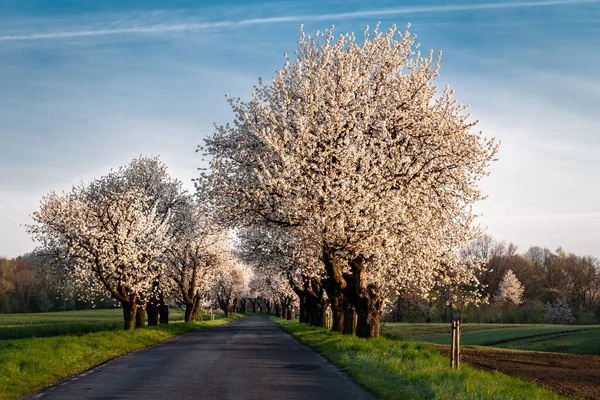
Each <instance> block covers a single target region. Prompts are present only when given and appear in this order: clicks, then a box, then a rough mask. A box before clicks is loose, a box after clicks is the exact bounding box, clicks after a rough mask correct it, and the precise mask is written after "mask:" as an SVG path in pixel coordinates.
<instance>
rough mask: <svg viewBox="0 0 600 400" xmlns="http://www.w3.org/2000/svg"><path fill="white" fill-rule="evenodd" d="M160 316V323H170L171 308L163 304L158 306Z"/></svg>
mask: <svg viewBox="0 0 600 400" xmlns="http://www.w3.org/2000/svg"><path fill="white" fill-rule="evenodd" d="M158 314H159V316H160V318H159V320H158V322H159V323H160V324H161V325H162V324H168V323H169V306H168V305H166V304H161V305H160V306H158Z"/></svg>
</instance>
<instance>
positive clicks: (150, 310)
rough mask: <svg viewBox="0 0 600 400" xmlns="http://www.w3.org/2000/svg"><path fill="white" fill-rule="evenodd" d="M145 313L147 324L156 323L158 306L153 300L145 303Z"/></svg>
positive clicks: (152, 324)
mask: <svg viewBox="0 0 600 400" xmlns="http://www.w3.org/2000/svg"><path fill="white" fill-rule="evenodd" d="M146 314H147V315H148V326H154V325H158V307H157V306H156V304H154V302H152V301H151V302H149V303H148V304H147V305H146Z"/></svg>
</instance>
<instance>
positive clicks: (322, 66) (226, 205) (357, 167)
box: [198, 26, 497, 337]
mask: <svg viewBox="0 0 600 400" xmlns="http://www.w3.org/2000/svg"><path fill="white" fill-rule="evenodd" d="M298 45H299V47H298V50H297V51H296V52H295V59H294V60H291V59H289V58H288V59H287V61H286V63H285V65H284V67H283V68H282V69H281V70H279V71H278V72H277V73H276V75H275V76H274V78H273V82H272V83H271V84H265V83H264V82H262V81H259V85H258V86H257V87H256V88H255V91H254V93H253V95H252V99H251V100H250V101H249V102H242V101H240V100H239V99H230V100H229V102H230V105H231V107H232V109H233V111H234V114H235V120H234V122H233V124H232V125H225V126H222V127H220V128H218V129H217V131H216V132H215V134H214V135H212V137H210V138H208V139H207V140H206V149H205V150H206V154H208V155H210V156H211V157H212V160H211V169H210V172H209V173H208V174H207V175H204V176H203V178H202V179H201V180H200V181H199V184H198V187H199V188H200V190H201V192H203V193H206V194H208V197H209V198H211V199H212V200H213V204H214V206H215V207H216V208H217V209H219V210H220V212H221V214H222V215H224V216H227V217H234V220H235V223H236V224H240V225H247V224H256V223H260V224H271V225H272V226H279V227H291V228H299V229H296V233H298V234H300V235H303V236H304V237H302V238H301V239H300V242H301V243H311V246H313V247H317V248H320V251H318V253H317V254H314V256H315V257H316V258H318V259H319V261H320V269H321V273H322V274H323V275H325V276H327V278H328V279H329V284H330V285H332V287H331V288H330V292H331V293H333V294H334V297H335V296H338V297H339V298H341V299H342V300H343V301H344V302H346V303H347V304H348V307H349V308H351V310H352V311H353V312H354V313H356V314H357V321H358V325H357V327H356V334H357V335H358V336H361V337H376V336H378V335H379V321H380V316H381V313H382V310H383V305H384V299H385V298H386V296H388V295H389V294H391V293H393V292H394V290H396V288H397V287H414V286H415V285H417V283H418V285H420V286H421V287H420V288H419V289H420V290H422V291H424V292H425V291H426V290H425V289H426V288H432V287H433V286H434V284H435V278H436V275H437V274H435V273H434V272H435V271H437V270H438V269H439V268H440V265H444V263H445V264H450V262H448V261H447V259H448V258H454V257H456V251H455V249H457V248H459V247H462V246H463V245H464V244H466V242H467V241H468V240H470V239H472V238H473V237H475V236H476V234H477V233H478V232H475V230H474V229H473V228H472V221H473V218H474V215H473V214H472V212H471V206H472V204H473V203H474V202H475V201H477V200H480V199H482V195H481V194H480V192H479V191H478V189H477V183H478V181H479V180H480V178H481V177H482V176H484V175H486V170H487V166H488V164H489V162H490V161H492V160H493V157H494V155H495V153H496V151H497V143H496V142H495V141H494V140H488V139H487V138H485V137H484V136H483V135H482V134H481V133H479V132H474V131H473V128H474V125H475V123H472V122H468V117H469V116H468V114H466V113H465V107H464V106H462V105H461V104H459V103H457V102H456V101H455V100H453V98H452V96H453V92H452V91H451V90H450V89H448V88H447V87H446V88H445V89H444V90H441V91H440V90H438V88H437V86H436V85H435V84H434V79H435V78H436V77H437V76H438V71H439V57H438V58H434V57H433V56H432V54H431V53H430V54H429V55H428V56H422V55H421V54H419V53H415V50H414V48H415V46H414V36H411V35H410V34H409V33H408V32H404V33H399V32H397V30H396V28H395V27H394V26H393V27H392V28H391V29H390V30H388V31H387V32H379V31H378V30H377V29H375V30H374V31H373V32H369V30H368V29H367V31H366V32H365V38H364V41H363V42H362V43H358V42H357V41H356V39H355V37H354V35H353V34H347V35H342V36H340V37H339V38H338V39H337V40H335V38H334V36H333V32H332V30H327V31H325V32H324V33H317V35H316V36H315V37H314V38H313V37H310V36H307V35H305V34H304V33H302V35H301V37H300V40H299V43H298ZM330 300H331V299H330ZM336 304H337V303H335V302H332V306H334V313H336V312H337V313H338V314H339V315H341V314H342V312H341V310H339V309H338V307H336V306H335V305H336Z"/></svg>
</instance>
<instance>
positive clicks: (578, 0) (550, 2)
mask: <svg viewBox="0 0 600 400" xmlns="http://www.w3.org/2000/svg"><path fill="white" fill-rule="evenodd" d="M598 2H600V0H547V1H528V2H499V3H484V4H454V5H438V6H421V7H399V8H389V9H383V10H368V11H354V12H345V13H334V14H320V15H290V16H281V17H269V18H250V19H245V20H239V21H217V22H205V23H184V24H158V25H151V26H142V27H131V28H110V29H94V30H79V31H63V32H47V33H31V34H22V35H5V36H0V42H6V41H19V40H40V39H65V38H78V37H89V36H105V35H127V34H153V33H165V32H178V31H199V30H204V29H218V28H227V27H239V26H249V25H264V24H273V23H285V22H312V21H325V20H340V19H348V18H360V17H383V16H389V15H400V14H417V13H444V12H457V11H458V12H460V11H485V10H497V9H512V8H534V7H551V6H562V5H576V4H591V3H598Z"/></svg>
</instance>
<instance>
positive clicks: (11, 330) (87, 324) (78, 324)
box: [0, 308, 183, 340]
mask: <svg viewBox="0 0 600 400" xmlns="http://www.w3.org/2000/svg"><path fill="white" fill-rule="evenodd" d="M169 320H170V321H172V322H177V321H182V320H183V310H181V309H178V308H174V309H170V311H169ZM122 328H123V311H122V310H121V309H111V310H85V311H64V312H50V313H35V314H0V340H8V339H27V338H32V337H50V336H60V335H81V334H84V333H91V332H100V331H106V330H114V329H122Z"/></svg>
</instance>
